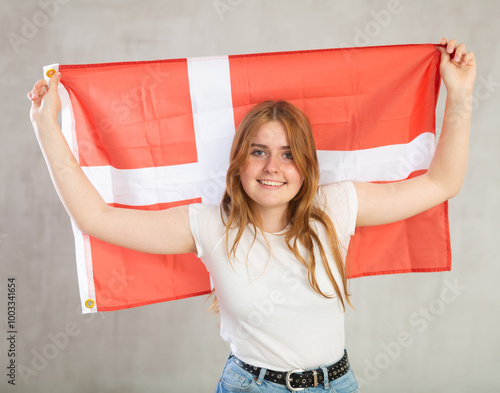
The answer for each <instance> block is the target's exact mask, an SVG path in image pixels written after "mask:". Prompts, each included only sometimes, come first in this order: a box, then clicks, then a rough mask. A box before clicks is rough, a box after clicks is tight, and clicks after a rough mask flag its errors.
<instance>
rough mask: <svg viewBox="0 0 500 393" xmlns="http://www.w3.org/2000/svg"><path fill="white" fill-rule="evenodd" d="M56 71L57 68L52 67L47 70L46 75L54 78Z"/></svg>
mask: <svg viewBox="0 0 500 393" xmlns="http://www.w3.org/2000/svg"><path fill="white" fill-rule="evenodd" d="M55 73H56V70H54V69H53V68H51V69H49V70H47V72H46V73H45V75H47V76H48V77H49V78H52V77H53V76H54V74H55Z"/></svg>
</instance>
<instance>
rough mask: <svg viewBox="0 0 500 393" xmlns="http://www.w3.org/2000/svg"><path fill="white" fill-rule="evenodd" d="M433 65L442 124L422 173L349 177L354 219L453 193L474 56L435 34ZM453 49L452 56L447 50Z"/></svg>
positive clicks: (396, 213)
mask: <svg viewBox="0 0 500 393" xmlns="http://www.w3.org/2000/svg"><path fill="white" fill-rule="evenodd" d="M440 44H441V45H442V46H440V47H438V48H437V49H438V50H439V51H440V52H441V63H440V66H439V70H440V73H441V77H442V78H443V81H444V84H445V86H446V91H447V96H446V109H445V112H444V119H443V127H442V129H441V135H440V137H439V142H438V144H437V147H436V152H435V154H434V157H433V159H432V162H431V165H430V167H429V170H428V171H427V173H425V174H423V175H421V176H418V177H415V178H412V179H408V180H404V181H400V182H395V183H387V184H372V183H355V187H356V192H357V194H358V216H357V221H356V225H357V226H365V225H379V224H387V223H390V222H394V221H399V220H403V219H405V218H408V217H411V216H413V215H415V214H418V213H421V212H423V211H425V210H427V209H430V208H432V207H434V206H437V205H439V204H440V203H442V202H444V201H446V200H448V199H450V198H452V197H454V196H455V195H456V194H457V193H458V191H459V190H460V188H461V186H462V183H463V180H464V177H465V170H466V166H467V156H468V150H469V130H470V123H471V112H472V89H473V86H474V81H475V78H476V61H475V58H474V54H473V53H472V52H466V48H465V45H463V44H460V45H458V43H457V41H456V40H450V41H447V40H446V39H445V38H443V39H441V42H440ZM453 52H455V54H454V57H453V59H452V58H451V54H453Z"/></svg>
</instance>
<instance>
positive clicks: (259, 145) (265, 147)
mask: <svg viewBox="0 0 500 393" xmlns="http://www.w3.org/2000/svg"><path fill="white" fill-rule="evenodd" d="M250 146H251V147H261V148H263V149H267V148H268V147H267V146H266V145H261V144H260V143H252V144H251V145H250ZM280 149H281V150H290V146H281V147H280Z"/></svg>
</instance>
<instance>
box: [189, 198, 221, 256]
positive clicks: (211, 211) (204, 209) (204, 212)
mask: <svg viewBox="0 0 500 393" xmlns="http://www.w3.org/2000/svg"><path fill="white" fill-rule="evenodd" d="M220 223H221V217H220V208H219V206H217V205H209V204H204V203H195V204H192V205H189V225H190V227H191V234H192V235H193V238H194V242H195V244H196V252H195V254H196V256H197V257H198V258H202V257H203V256H204V255H206V254H207V252H208V250H207V248H209V247H210V244H211V242H212V241H213V239H214V234H215V233H216V232H217V231H218V230H219V229H220V228H219V227H220Z"/></svg>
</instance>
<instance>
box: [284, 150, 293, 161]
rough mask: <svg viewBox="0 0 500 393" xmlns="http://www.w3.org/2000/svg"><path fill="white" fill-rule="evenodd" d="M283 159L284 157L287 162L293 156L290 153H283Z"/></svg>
mask: <svg viewBox="0 0 500 393" xmlns="http://www.w3.org/2000/svg"><path fill="white" fill-rule="evenodd" d="M283 157H285V158H286V159H287V160H293V155H292V153H291V152H288V153H284V154H283Z"/></svg>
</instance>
